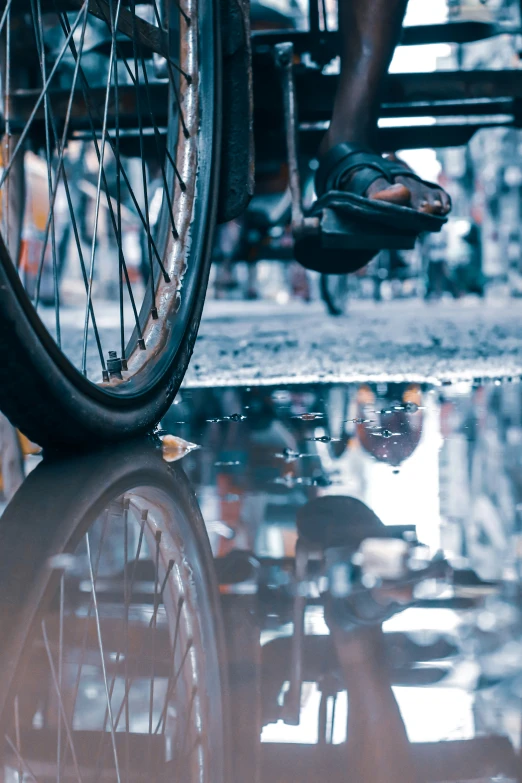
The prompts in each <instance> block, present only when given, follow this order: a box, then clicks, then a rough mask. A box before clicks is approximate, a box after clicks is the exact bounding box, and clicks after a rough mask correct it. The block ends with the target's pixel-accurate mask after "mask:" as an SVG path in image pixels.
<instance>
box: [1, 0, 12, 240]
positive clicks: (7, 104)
mask: <svg viewBox="0 0 522 783" xmlns="http://www.w3.org/2000/svg"><path fill="white" fill-rule="evenodd" d="M4 14H7V15H6V16H5V17H4V16H2V20H1V21H2V22H4V20H5V22H6V23H7V26H6V35H5V39H6V40H5V48H6V52H5V56H6V64H7V67H6V73H5V92H6V95H10V94H11V3H8V5H7V7H6V9H5V12H4ZM1 28H2V24H0V30H1ZM4 111H5V143H4V150H3V155H4V164H6V163H7V161H8V160H9V153H10V148H11V107H10V101H5V109H4ZM9 185H10V182H9V180H8V181H7V183H6V189H5V196H4V198H3V199H2V202H3V206H4V207H5V208H4V209H3V218H4V223H5V229H4V236H5V237H6V238H7V242H6V244H7V249H8V250H9V234H10V231H9V227H10V222H9V206H10V197H9V190H10V188H9Z"/></svg>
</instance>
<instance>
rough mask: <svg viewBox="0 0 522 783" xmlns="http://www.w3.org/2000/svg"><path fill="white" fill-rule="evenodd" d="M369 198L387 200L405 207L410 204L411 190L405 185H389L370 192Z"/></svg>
mask: <svg viewBox="0 0 522 783" xmlns="http://www.w3.org/2000/svg"><path fill="white" fill-rule="evenodd" d="M370 198H371V199H373V200H375V201H387V202H388V203H390V204H398V205H399V206H402V207H407V206H410V204H411V191H410V189H409V188H407V187H406V186H405V185H400V184H396V185H390V187H389V188H385V189H383V190H378V191H377V192H376V193H372V194H371V195H370Z"/></svg>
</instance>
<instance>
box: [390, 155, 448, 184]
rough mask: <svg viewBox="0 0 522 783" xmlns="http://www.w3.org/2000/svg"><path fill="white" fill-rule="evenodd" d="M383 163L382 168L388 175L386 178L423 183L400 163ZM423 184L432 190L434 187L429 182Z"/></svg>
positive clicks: (407, 167) (420, 178)
mask: <svg viewBox="0 0 522 783" xmlns="http://www.w3.org/2000/svg"><path fill="white" fill-rule="evenodd" d="M383 162H384V167H385V169H386V171H387V173H388V176H389V177H392V178H393V179H395V177H409V178H410V179H416V180H417V182H424V180H423V179H422V177H419V175H418V174H415V172H414V171H412V170H411V169H410V168H409V166H401V164H400V163H394V162H393V161H392V162H388V161H386V160H385V161H383ZM425 184H427V185H430V187H432V188H434V187H436V185H433V184H432V183H430V182H427V183H425Z"/></svg>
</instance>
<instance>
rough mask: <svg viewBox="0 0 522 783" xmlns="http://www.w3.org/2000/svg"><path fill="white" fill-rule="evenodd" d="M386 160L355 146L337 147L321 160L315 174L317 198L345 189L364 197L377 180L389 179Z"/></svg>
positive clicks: (341, 145)
mask: <svg viewBox="0 0 522 783" xmlns="http://www.w3.org/2000/svg"><path fill="white" fill-rule="evenodd" d="M384 164H385V161H384V160H383V159H382V158H381V156H380V155H377V154H376V153H375V152H371V151H370V150H368V149H366V148H365V147H362V146H360V145H356V144H347V143H345V144H336V146H335V147H332V149H331V150H330V151H329V152H327V153H326V155H325V156H324V157H323V158H321V162H320V164H319V169H318V170H317V173H316V175H315V189H316V193H317V195H318V196H322V195H323V194H324V193H328V192H329V191H331V190H345V191H349V192H351V193H355V194H356V195H359V196H364V194H365V193H366V191H367V190H368V188H369V187H370V185H372V184H373V183H374V182H375V180H377V179H385V180H386V181H387V182H390V183H391V182H392V180H390V175H389V173H388V170H387V168H386V166H385V165H384Z"/></svg>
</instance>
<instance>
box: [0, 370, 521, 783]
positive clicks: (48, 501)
mask: <svg viewBox="0 0 522 783" xmlns="http://www.w3.org/2000/svg"><path fill="white" fill-rule="evenodd" d="M172 436H175V437H174V438H173V437H172ZM6 443H9V454H12V449H13V438H12V433H11V434H10V437H9V439H7V440H6ZM194 445H197V446H198V447H199V448H197V449H195V448H194ZM521 459H522V387H521V386H520V384H518V383H506V384H504V385H500V386H496V385H493V384H491V385H488V386H483V387H481V386H477V385H475V386H471V385H462V386H451V387H439V388H436V389H430V388H421V387H419V386H417V385H415V384H408V383H405V384H394V385H384V384H379V385H377V384H370V383H369V384H360V385H358V386H340V385H339V386H333V387H326V386H311V387H308V388H307V387H293V388H292V387H289V388H287V389H271V388H256V389H251V390H250V389H225V390H192V391H186V392H185V393H184V394H183V396H182V398H181V399H180V400H179V402H178V404H177V405H175V406H173V407H172V409H171V411H170V413H169V415H168V417H167V418H166V419H165V421H164V422H163V423H162V431H160V432H159V433H158V435H157V436H155V437H153V438H151V439H149V440H148V441H143V442H139V443H130V444H124V445H123V446H119V447H117V448H114V449H111V450H109V451H105V452H101V453H97V454H91V455H83V456H78V457H67V458H56V457H49V458H47V457H46V458H45V459H43V460H42V461H41V464H39V465H37V467H36V468H35V469H33V470H31V472H29V474H28V476H27V477H26V479H25V481H24V482H23V484H22V485H21V487H20V489H19V490H18V491H17V492H16V493H15V494H14V496H13V497H12V498H10V499H9V502H8V503H7V505H6V508H5V510H4V512H3V515H2V518H1V521H0V580H1V586H2V590H1V592H0V617H1V620H2V622H1V629H2V630H1V637H0V657H1V661H0V672H1V674H0V714H1V716H2V734H1V736H2V737H3V740H2V748H3V756H2V767H3V770H4V779H5V780H6V781H7V780H13V781H15V780H20V781H21V780H36V781H47V780H62V781H68V780H75V781H76V780H82V781H90V780H93V781H94V780H114V781H130V780H143V779H147V780H157V781H167V780H169V781H180V783H181V781H183V783H185V782H188V781H192V780H194V781H198V782H200V781H209V783H210V782H211V783H221V782H222V783H240V782H241V781H243V780H246V779H248V780H253V781H258V782H259V783H264V782H265V781H271V783H274V782H275V781H281V783H283V781H285V782H286V781H290V780H291V781H308V780H310V781H311V780H316V779H317V776H318V775H320V776H322V777H324V778H325V779H328V780H333V781H339V782H341V781H343V782H344V781H348V780H350V781H351V780H353V781H357V783H359V782H360V781H368V783H369V782H370V781H371V782H372V783H380V782H381V781H382V782H383V783H384V782H386V783H395V782H397V783H398V782H399V781H401V783H409V781H411V782H412V783H414V782H415V783H417V781H419V782H420V781H433V783H436V782H438V783H447V782H448V781H453V782H454V783H457V781H500V780H505V781H518V780H520V779H521V774H522V766H521V760H520V726H521V717H522V713H521V698H522V664H521V663H520V662H521V661H522V614H521V601H520V576H521V575H520V555H521V553H522V549H521V543H520V533H519V528H520V523H519V514H520V509H521V507H522V506H521V505H520V503H521V499H520V489H521V479H520V475H521V474H520V461H521ZM31 460H32V462H30V463H29V462H27V463H26V464H27V466H28V467H31V468H33V466H34V461H35V458H34V457H32V458H31ZM8 464H10V463H9V462H8V461H7V460H5V461H4V462H3V463H2V469H3V470H5V467H6V465H8ZM8 486H10V484H9V482H4V488H6V487H8ZM7 499H8V498H6V500H7Z"/></svg>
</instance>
